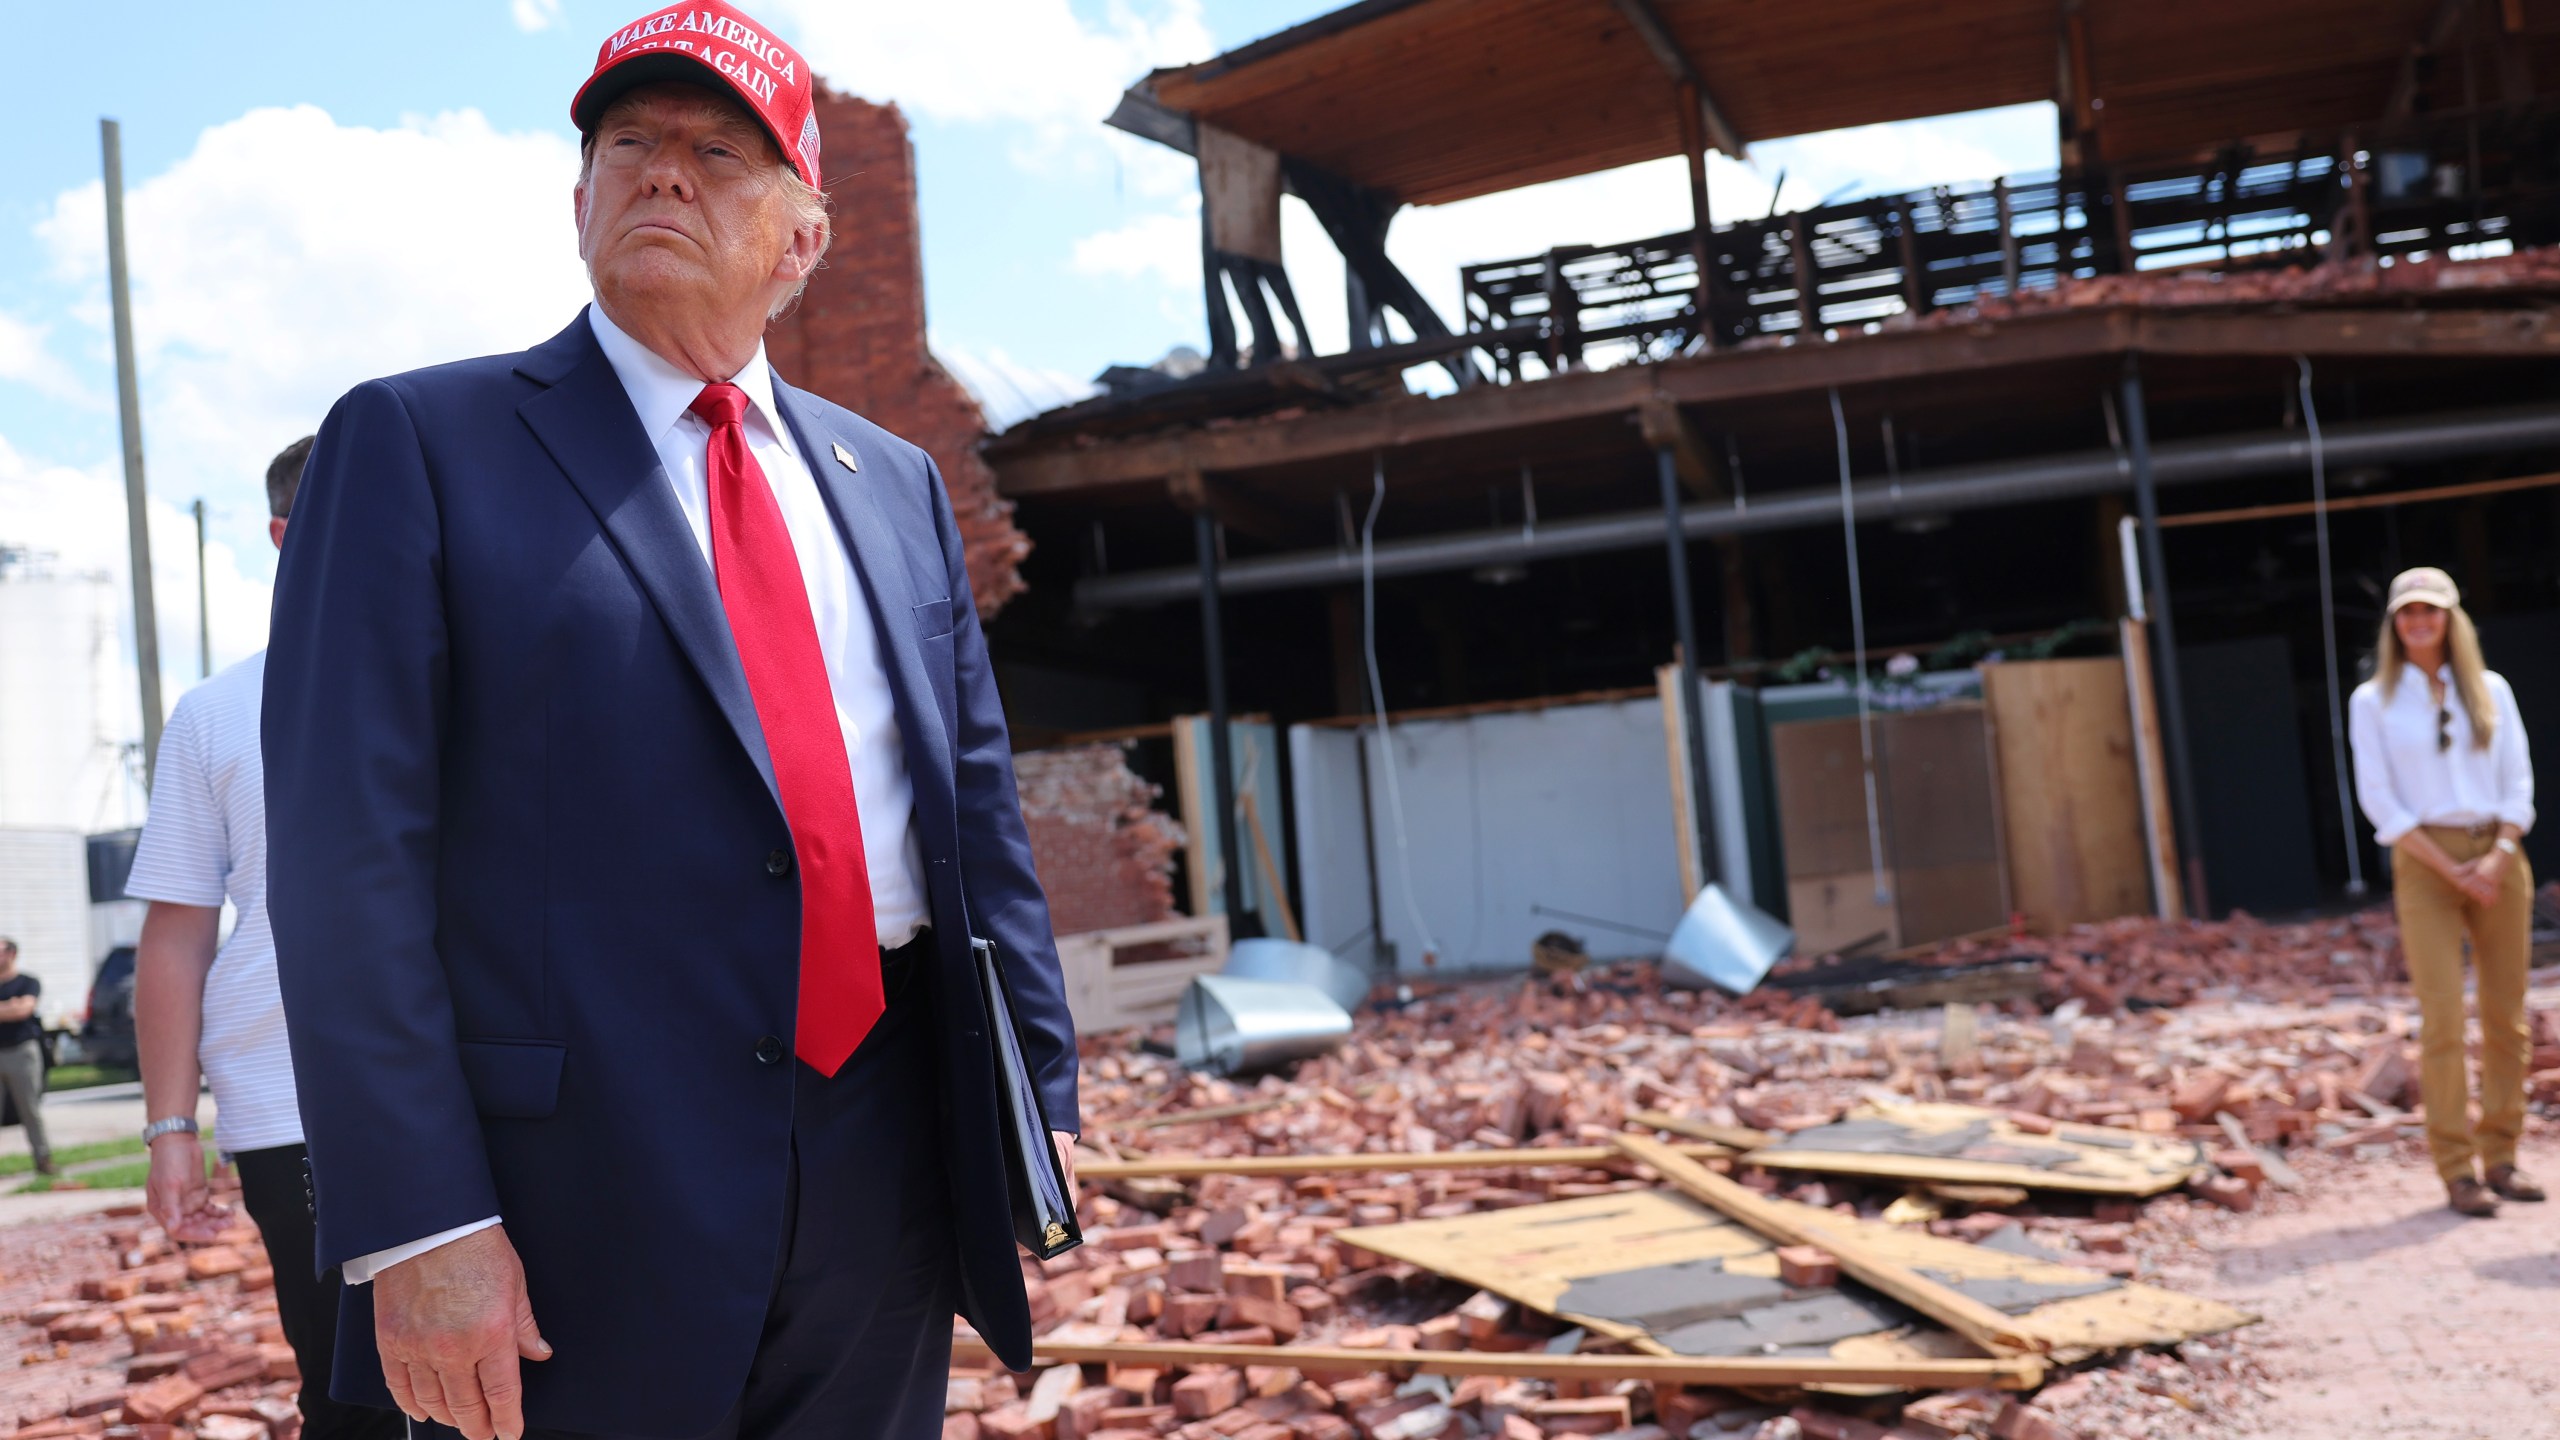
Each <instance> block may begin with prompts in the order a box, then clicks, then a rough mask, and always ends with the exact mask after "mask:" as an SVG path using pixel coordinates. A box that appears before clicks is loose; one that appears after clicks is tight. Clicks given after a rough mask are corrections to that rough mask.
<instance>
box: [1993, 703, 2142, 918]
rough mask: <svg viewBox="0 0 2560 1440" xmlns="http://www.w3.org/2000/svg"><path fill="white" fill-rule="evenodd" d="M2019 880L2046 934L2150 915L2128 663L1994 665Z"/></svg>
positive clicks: (2012, 853)
mask: <svg viewBox="0 0 2560 1440" xmlns="http://www.w3.org/2000/svg"><path fill="white" fill-rule="evenodd" d="M1982 693H1983V700H1984V703H1985V705H1987V706H1988V707H1989V709H1990V712H1991V725H1992V736H1993V743H1994V746H1995V748H1996V749H1997V751H1998V754H1999V757H2000V777H2001V796H2000V800H2001V807H2002V816H2003V819H2004V821H2005V823H2006V826H2007V829H2008V837H2009V883H2010V888H2011V891H2012V893H2013V895H2014V897H2015V904H2016V906H2017V908H2018V909H2019V910H2020V911H2021V912H2023V913H2024V914H2025V915H2026V917H2027V921H2028V923H2029V924H2030V925H2031V926H2033V927H2034V928H2035V929H2036V930H2037V931H2038V932H2039V933H2041V934H2046V935H2053V934H2059V933H2060V932H2062V931H2063V930H2066V929H2068V928H2070V927H2071V926H2073V925H2076V924H2079V923H2081V922H2083V921H2087V920H2105V919H2111V918H2113V917H2115V916H2118V915H2138V914H2140V913H2142V912H2143V911H2144V910H2145V909H2147V908H2149V906H2150V901H2151V885H2150V876H2149V874H2148V855H2147V852H2146V847H2145V846H2144V843H2143V815H2142V792H2141V786H2140V783H2139V776H2138V774H2137V770H2136V759H2135V757H2136V750H2135V739H2134V734H2133V724H2132V717H2133V711H2132V709H2131V706H2130V703H2129V700H2128V697H2127V695H2126V690H2125V666H2124V662H2123V661H2121V660H2118V659H2112V658H2104V657H2102V658H2097V659H2086V660H2032V661H2024V662H2020V663H2015V664H2005V665H1990V666H1985V667H1984V668H1983V672H1982Z"/></svg>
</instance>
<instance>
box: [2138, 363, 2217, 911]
mask: <svg viewBox="0 0 2560 1440" xmlns="http://www.w3.org/2000/svg"><path fill="white" fill-rule="evenodd" d="M2119 400H2120V403H2121V404H2122V406H2123V409H2124V440H2125V448H2126V449H2127V450H2128V451H2130V452H2131V455H2130V457H2129V458H2130V459H2131V460H2132V463H2133V498H2134V506H2135V509H2136V511H2137V513H2139V514H2140V515H2141V517H2142V566H2143V568H2144V569H2146V570H2148V571H2150V572H2151V574H2150V577H2149V583H2148V584H2147V585H2145V586H2144V587H2143V588H2144V591H2145V593H2146V595H2147V597H2148V599H2149V602H2150V609H2151V667H2152V673H2153V674H2154V675H2155V676H2157V677H2158V680H2159V695H2160V709H2161V715H2160V730H2161V733H2162V735H2163V736H2165V737H2166V738H2167V740H2168V742H2169V794H2170V799H2171V800H2172V801H2173V802H2174V803H2175V806H2176V809H2177V815H2176V823H2177V831H2178V852H2179V854H2181V855H2183V856H2184V857H2185V858H2186V865H2187V875H2186V880H2187V913H2188V914H2190V915H2195V916H2208V915H2211V914H2212V913H2213V912H2212V911H2211V910H2210V909H2209V908H2208V901H2209V898H2210V897H2209V896H2208V894H2207V893H2206V890H2205V883H2204V841H2203V838H2202V837H2201V836H2200V835H2199V834H2198V833H2197V822H2196V776H2195V768H2194V766H2193V765H2192V764H2191V763H2190V760H2189V751H2188V749H2187V711H2186V702H2185V696H2184V692H2183V690H2182V689H2181V688H2180V686H2179V683H2178V630H2177V626H2176V624H2175V623H2174V622H2173V621H2172V620H2171V619H2170V614H2169V569H2168V565H2167V563H2166V562H2165V561H2164V560H2163V558H2162V555H2161V550H2160V493H2159V488H2158V487H2157V486H2156V485H2155V484H2153V481H2152V470H2151V420H2150V416H2149V415H2148V413H2147V412H2146V411H2145V410H2144V408H2143V403H2142V361H2141V359H2140V358H2139V357H2137V356H2132V355H2128V356H2126V357H2125V362H2124V378H2123V380H2122V381H2121V382H2120V394H2119Z"/></svg>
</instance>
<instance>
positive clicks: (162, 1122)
mask: <svg viewBox="0 0 2560 1440" xmlns="http://www.w3.org/2000/svg"><path fill="white" fill-rule="evenodd" d="M182 1130H183V1131H185V1132H186V1133H187V1134H189V1135H195V1134H200V1133H202V1132H201V1131H199V1130H197V1128H196V1117H194V1116H193V1115H171V1116H167V1117H165V1118H163V1119H159V1120H154V1121H152V1122H151V1123H150V1124H148V1125H145V1126H143V1127H142V1144H143V1146H144V1148H145V1149H148V1148H149V1147H150V1145H151V1142H152V1141H154V1140H157V1139H159V1138H160V1137H161V1136H163V1135H175V1134H177V1133H178V1132H179V1131H182Z"/></svg>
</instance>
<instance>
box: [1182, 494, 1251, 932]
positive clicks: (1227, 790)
mask: <svg viewBox="0 0 2560 1440" xmlns="http://www.w3.org/2000/svg"><path fill="white" fill-rule="evenodd" d="M1191 538H1192V542H1193V544H1195V545H1196V546H1197V547H1198V548H1199V551H1200V576H1199V579H1200V648H1201V657H1202V659H1203V661H1204V662H1205V663H1206V665H1207V667H1208V671H1209V765H1210V767H1211V768H1212V769H1213V770H1215V771H1216V772H1217V774H1216V776H1215V778H1214V779H1213V780H1212V781H1211V783H1210V792H1211V794H1212V795H1213V796H1215V798H1216V804H1217V807H1218V814H1217V816H1216V818H1215V819H1214V820H1213V821H1212V822H1211V823H1212V824H1213V826H1214V827H1215V828H1214V830H1213V831H1212V833H1214V834H1215V835H1216V836H1217V837H1218V868H1219V870H1220V871H1221V872H1222V879H1223V881H1224V892H1223V893H1224V895H1225V897H1226V906H1227V933H1228V934H1229V935H1231V936H1232V935H1238V933H1239V932H1240V931H1241V930H1242V929H1243V926H1244V857H1243V856H1242V855H1240V854H1239V853H1237V850H1236V769H1235V743H1234V740H1233V738H1232V737H1231V736H1230V735H1229V734H1228V733H1227V638H1226V626H1225V623H1224V622H1223V621H1222V620H1221V619H1220V617H1219V614H1218V590H1219V584H1218V522H1217V520H1216V519H1215V518H1213V517H1212V516H1211V515H1210V514H1209V512H1208V511H1207V510H1205V509H1203V510H1201V511H1200V512H1199V513H1198V514H1195V515H1193V516H1192V517H1191Z"/></svg>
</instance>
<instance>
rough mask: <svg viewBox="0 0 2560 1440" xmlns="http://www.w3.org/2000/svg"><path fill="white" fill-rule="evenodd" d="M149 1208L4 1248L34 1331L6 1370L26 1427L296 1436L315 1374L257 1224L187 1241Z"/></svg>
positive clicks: (2, 1392) (155, 1439) (20, 1438)
mask: <svg viewBox="0 0 2560 1440" xmlns="http://www.w3.org/2000/svg"><path fill="white" fill-rule="evenodd" d="M231 1198H232V1199H233V1201H234V1203H235V1208H236V1202H237V1198H238V1197H237V1195H236V1193H235V1194H233V1195H232V1196H231ZM140 1212H141V1207H139V1206H122V1207H118V1208H116V1209H114V1210H112V1211H109V1212H105V1213H103V1214H101V1215H98V1216H94V1217H89V1218H86V1219H83V1220H81V1221H77V1222H72V1223H70V1224H69V1225H68V1226H67V1227H65V1228H55V1227H44V1232H43V1233H44V1234H45V1235H46V1237H47V1238H45V1239H43V1240H41V1241H38V1242H37V1243H36V1246H35V1249H34V1253H32V1254H20V1253H10V1254H8V1255H6V1256H5V1257H0V1263H5V1264H7V1266H8V1270H7V1274H8V1284H7V1294H8V1297H9V1300H10V1302H11V1303H12V1304H14V1306H15V1308H14V1309H13V1310H12V1311H11V1316H10V1318H11V1319H12V1320H13V1321H14V1323H15V1324H16V1325H17V1326H18V1328H19V1332H20V1333H19V1343H20V1346H21V1355H20V1366H19V1374H18V1375H16V1376H12V1377H5V1378H0V1406H6V1407H11V1408H14V1410H15V1412H16V1417H15V1418H16V1421H17V1425H18V1428H17V1430H16V1432H15V1434H16V1440H54V1437H91V1436H95V1437H100V1440H296V1437H297V1436H298V1435H300V1433H301V1430H302V1414H301V1412H300V1411H299V1410H297V1409H296V1408H295V1406H294V1400H293V1397H294V1394H295V1392H296V1391H297V1390H298V1389H299V1388H300V1384H301V1379H300V1376H299V1374H298V1372H297V1371H296V1369H295V1367H294V1361H293V1350H292V1348H291V1347H289V1346H287V1345H286V1344H285V1343H284V1330H283V1327H282V1326H281V1325H280V1324H279V1323H278V1321H277V1319H276V1306H275V1271H274V1270H273V1269H272V1268H271V1267H270V1266H269V1264H268V1261H267V1254H266V1250H265V1248H264V1247H263V1246H261V1245H260V1244H259V1243H258V1234H257V1230H256V1228H255V1227H254V1226H250V1225H247V1224H245V1223H243V1224H242V1225H240V1226H239V1227H237V1228H236V1229H235V1230H234V1231H232V1232H231V1233H228V1234H226V1235H224V1236H223V1237H222V1241H221V1243H218V1244H214V1245H209V1246H196V1247H189V1248H186V1249H183V1250H181V1249H178V1248H176V1247H173V1246H172V1245H171V1244H170V1243H169V1242H168V1240H167V1239H165V1238H164V1237H163V1236H162V1235H161V1232H160V1230H159V1228H158V1227H157V1226H154V1225H151V1224H149V1222H147V1221H142V1220H140V1219H138V1218H137V1217H138V1216H139V1215H140ZM30 1228H33V1227H30ZM21 1267H23V1269H22V1268H21ZM31 1292H32V1293H31ZM38 1295H40V1296H41V1297H42V1298H35V1297H36V1296H38Z"/></svg>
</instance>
